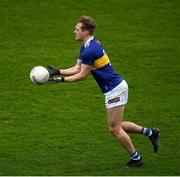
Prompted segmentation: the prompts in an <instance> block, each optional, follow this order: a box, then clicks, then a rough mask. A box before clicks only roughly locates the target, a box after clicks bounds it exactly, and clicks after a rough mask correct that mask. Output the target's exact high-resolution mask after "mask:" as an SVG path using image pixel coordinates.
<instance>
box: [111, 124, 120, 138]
mask: <svg viewBox="0 0 180 177" xmlns="http://www.w3.org/2000/svg"><path fill="white" fill-rule="evenodd" d="M120 130H121V127H120V126H116V127H114V126H109V132H110V133H112V134H113V135H115V136H116V135H117V134H119V132H120Z"/></svg>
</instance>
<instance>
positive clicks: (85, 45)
mask: <svg viewBox="0 0 180 177" xmlns="http://www.w3.org/2000/svg"><path fill="white" fill-rule="evenodd" d="M93 39H94V36H91V37H89V39H88V40H87V41H86V43H85V44H84V47H85V48H86V47H88V46H89V44H90V41H91V40H93Z"/></svg>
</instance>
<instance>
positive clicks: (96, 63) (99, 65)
mask: <svg viewBox="0 0 180 177" xmlns="http://www.w3.org/2000/svg"><path fill="white" fill-rule="evenodd" d="M108 63H109V58H108V56H107V55H106V54H104V55H103V56H102V57H100V58H98V59H96V60H95V61H94V63H93V66H92V70H96V69H98V68H102V67H104V66H105V65H107V64H108Z"/></svg>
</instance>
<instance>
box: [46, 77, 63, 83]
mask: <svg viewBox="0 0 180 177" xmlns="http://www.w3.org/2000/svg"><path fill="white" fill-rule="evenodd" d="M60 82H62V78H61V77H54V78H49V80H48V83H49V84H57V83H60Z"/></svg>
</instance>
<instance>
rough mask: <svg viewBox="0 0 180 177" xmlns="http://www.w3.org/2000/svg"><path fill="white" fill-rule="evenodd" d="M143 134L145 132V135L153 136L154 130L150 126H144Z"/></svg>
mask: <svg viewBox="0 0 180 177" xmlns="http://www.w3.org/2000/svg"><path fill="white" fill-rule="evenodd" d="M141 134H144V135H145V136H151V135H152V130H151V129H150V128H144V127H142V130H141Z"/></svg>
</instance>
